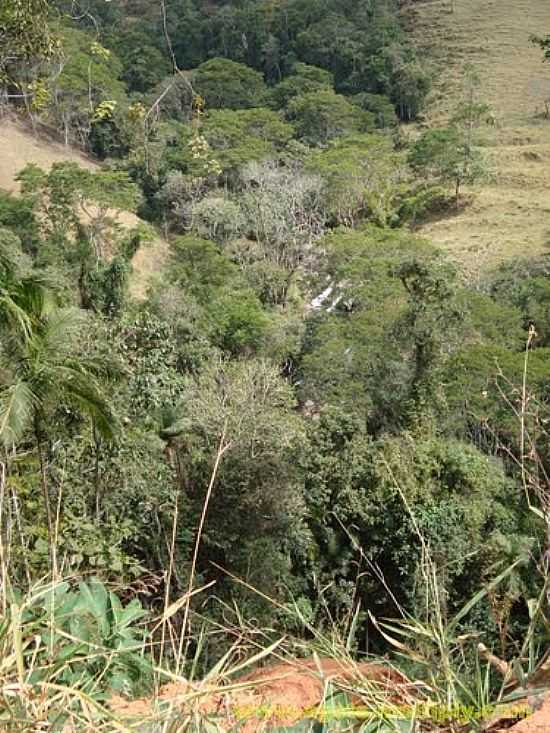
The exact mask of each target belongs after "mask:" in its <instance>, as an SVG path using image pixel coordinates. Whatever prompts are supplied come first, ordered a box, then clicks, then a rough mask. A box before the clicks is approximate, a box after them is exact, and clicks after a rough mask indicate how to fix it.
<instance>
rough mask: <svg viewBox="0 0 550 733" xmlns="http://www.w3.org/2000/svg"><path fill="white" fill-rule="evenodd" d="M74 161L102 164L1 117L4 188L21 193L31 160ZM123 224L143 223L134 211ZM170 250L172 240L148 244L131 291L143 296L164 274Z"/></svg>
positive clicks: (136, 263) (44, 163)
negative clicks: (24, 171)
mask: <svg viewBox="0 0 550 733" xmlns="http://www.w3.org/2000/svg"><path fill="white" fill-rule="evenodd" d="M64 162H73V163H78V165H80V166H82V167H83V168H87V169H88V170H99V168H100V166H99V165H98V163H96V162H95V161H93V160H91V159H90V158H88V157H87V156H85V155H84V154H83V153H81V152H80V151H78V150H74V149H72V148H70V147H65V146H64V145H61V144H60V143H57V142H55V141H53V140H50V139H48V138H45V137H42V136H40V135H39V134H37V135H35V134H33V132H32V131H31V130H30V129H28V128H26V127H25V126H23V125H21V124H19V123H18V122H16V121H15V120H13V119H10V118H9V117H3V118H0V189H4V190H5V191H9V192H10V193H17V192H18V191H19V184H18V182H17V181H16V180H15V178H16V176H17V174H18V173H19V172H20V171H21V170H22V169H23V168H24V167H25V166H26V165H28V164H29V163H34V164H35V165H38V166H40V167H41V168H44V169H45V170H49V169H50V168H51V167H52V165H54V163H64ZM117 218H118V220H119V221H120V223H121V224H123V225H124V226H126V227H129V228H132V227H135V226H137V225H138V224H139V223H140V220H139V219H138V217H137V216H135V215H134V214H131V213H129V212H122V213H120V214H118V215H117ZM168 253H169V245H168V243H167V242H166V241H165V240H164V239H162V238H160V237H157V238H155V239H154V240H153V241H152V242H150V243H147V244H144V245H142V246H141V247H140V249H139V250H138V251H137V253H136V255H135V256H134V259H133V261H132V265H133V272H132V277H131V279H130V293H131V295H132V296H133V297H134V298H137V299H142V298H144V297H145V296H146V294H147V289H148V287H149V285H150V284H151V282H152V281H153V280H154V279H155V278H156V277H158V276H159V275H160V273H161V272H162V269H163V266H164V264H165V263H166V260H167V258H168Z"/></svg>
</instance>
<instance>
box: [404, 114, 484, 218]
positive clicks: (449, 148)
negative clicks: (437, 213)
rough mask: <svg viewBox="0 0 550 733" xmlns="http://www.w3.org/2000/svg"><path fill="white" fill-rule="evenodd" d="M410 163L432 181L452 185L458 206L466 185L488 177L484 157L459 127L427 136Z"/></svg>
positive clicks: (415, 146) (418, 143)
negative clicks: (462, 188)
mask: <svg viewBox="0 0 550 733" xmlns="http://www.w3.org/2000/svg"><path fill="white" fill-rule="evenodd" d="M409 162H410V164H411V166H412V168H413V169H414V170H415V171H416V172H417V173H418V174H419V175H421V176H423V177H424V178H425V179H427V180H428V181H430V180H435V181H438V182H442V183H450V184H452V185H453V186H454V192H455V201H456V204H457V205H458V202H459V196H460V190H461V187H462V186H463V185H464V184H472V183H476V182H477V181H479V180H481V179H483V178H485V177H486V176H487V164H486V161H485V157H484V155H483V154H482V152H481V151H480V150H479V149H478V148H476V147H475V146H474V145H473V144H471V143H469V142H468V140H467V139H465V137H464V135H463V134H461V132H460V131H459V130H458V128H456V127H447V128H441V129H436V130H429V131H428V132H425V133H424V134H423V135H422V137H421V138H420V139H419V140H418V141H417V142H416V143H415V145H414V147H413V149H412V151H411V154H410V156H409Z"/></svg>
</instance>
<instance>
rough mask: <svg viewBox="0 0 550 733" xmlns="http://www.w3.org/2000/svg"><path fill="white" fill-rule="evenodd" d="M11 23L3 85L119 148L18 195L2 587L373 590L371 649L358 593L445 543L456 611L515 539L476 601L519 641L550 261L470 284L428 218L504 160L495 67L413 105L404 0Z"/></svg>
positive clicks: (490, 639)
mask: <svg viewBox="0 0 550 733" xmlns="http://www.w3.org/2000/svg"><path fill="white" fill-rule="evenodd" d="M22 8H23V10H21V9H22ZM19 12H23V13H24V14H25V18H26V19H27V20H28V23H29V27H28V28H21V26H20V25H19V24H18V22H17V20H15V21H14V18H16V14H17V13H19ZM14 14H15V15H14ZM31 21H32V22H31ZM46 25H47V27H48V29H49V30H48V33H47V34H45V33H42V32H41V29H42V28H44V27H46ZM0 39H1V40H2V52H1V56H0V92H1V100H0V101H1V104H2V110H3V112H4V113H5V114H6V115H11V116H14V115H19V116H20V117H21V118H24V119H25V120H27V121H31V122H32V124H33V125H34V126H35V127H36V129H39V130H40V129H47V130H49V133H50V134H53V135H54V136H57V137H58V139H59V140H61V141H63V142H65V143H66V144H67V145H69V144H70V145H74V146H79V147H80V148H81V149H83V150H85V151H86V152H87V153H88V154H89V155H90V156H93V157H95V158H96V159H97V160H99V161H101V162H102V165H101V167H100V168H97V169H84V168H82V167H80V166H78V165H77V164H76V163H68V162H67V163H56V164H55V165H53V167H52V168H51V169H50V170H42V169H41V168H39V167H38V166H35V165H30V166H27V167H26V168H25V169H24V170H22V171H21V172H20V174H19V176H18V180H19V185H20V193H19V194H17V195H15V194H11V193H8V192H3V191H0V328H1V342H0V358H1V362H0V437H1V438H2V452H3V457H2V466H3V472H4V473H3V474H2V476H3V482H2V491H3V494H2V497H3V498H2V501H4V502H5V505H4V506H3V508H2V511H3V520H2V521H3V523H2V529H1V531H2V532H3V534H4V536H3V540H2V544H3V546H4V547H6V548H10V549H9V551H8V552H7V554H6V555H2V559H1V561H2V572H3V573H4V572H7V571H8V569H9V575H10V578H11V583H12V584H13V585H14V586H16V587H20V588H23V587H24V586H25V584H26V583H30V582H32V581H33V580H36V579H38V578H40V577H43V576H44V575H45V574H47V573H48V572H50V571H52V570H53V571H54V572H55V573H61V574H66V575H70V576H74V577H85V576H88V575H90V574H94V575H95V576H97V577H99V578H101V579H102V580H103V581H104V582H105V583H117V584H118V585H119V586H120V587H123V588H124V587H125V588H127V589H130V590H127V591H125V592H126V594H127V596H130V595H137V596H138V597H139V599H140V600H141V602H142V603H143V604H144V605H145V606H147V607H148V608H150V609H152V610H158V609H159V608H161V607H162V604H163V603H165V601H166V599H167V598H168V599H172V598H177V597H179V596H181V595H182V594H183V593H185V592H186V590H187V589H188V587H189V583H190V582H191V583H194V584H196V586H197V587H198V586H202V585H205V584H206V583H209V582H210V581H215V586H213V590H212V591H211V592H209V595H208V594H207V595H208V597H206V598H205V597H204V596H201V595H199V596H197V603H196V606H194V607H193V611H194V612H193V613H192V614H191V618H190V627H191V634H192V635H195V636H192V638H193V639H195V640H196V639H197V635H198V634H199V629H200V627H201V625H202V624H203V623H204V620H205V619H208V620H210V621H211V622H220V623H222V622H223V621H224V619H225V620H227V618H228V617H231V618H232V619H233V620H235V614H236V611H235V609H239V611H238V612H239V614H241V615H242V617H243V618H246V619H253V620H254V622H255V623H256V624H259V625H265V626H266V627H269V628H271V629H275V628H278V629H283V630H285V631H287V632H289V633H293V634H297V635H298V636H300V635H302V636H307V635H308V634H309V633H310V632H306V630H305V629H306V625H307V624H311V625H313V626H316V627H323V626H324V625H326V624H329V623H338V622H339V621H340V620H344V619H346V618H348V617H349V614H350V613H351V614H353V612H354V609H356V608H359V609H360V611H359V615H358V616H357V622H356V628H355V637H354V639H353V642H352V643H353V645H354V648H355V649H357V650H359V651H361V652H365V651H369V652H374V651H376V652H384V651H386V650H387V648H388V645H387V642H386V641H385V640H384V638H383V637H382V636H381V635H380V634H378V633H376V631H375V629H374V627H373V626H372V623H371V622H370V621H369V616H368V612H370V613H372V614H374V615H376V616H393V615H395V614H396V613H397V608H396V604H397V606H398V607H402V608H404V609H406V610H407V612H408V613H411V614H415V613H423V612H424V611H425V607H426V588H425V587H424V586H423V584H422V582H421V580H422V577H423V576H422V573H423V569H425V566H424V562H425V551H426V547H428V548H429V551H430V557H431V560H432V562H433V567H434V568H435V577H436V581H437V585H438V589H439V598H440V602H441V609H440V610H441V612H442V613H443V615H444V616H445V617H449V618H450V617H451V616H452V615H453V614H454V613H456V612H457V611H458V610H459V609H460V608H462V607H463V606H464V604H466V603H467V602H468V600H469V599H470V598H472V597H473V596H474V595H475V593H476V592H477V591H478V590H479V589H480V588H482V587H484V585H485V586H486V585H487V584H488V583H490V582H491V580H492V579H493V578H494V577H496V576H497V575H498V573H499V572H501V571H502V570H504V568H507V567H510V566H513V568H514V570H513V572H511V573H510V574H509V575H508V576H507V577H506V579H505V580H504V581H503V583H502V584H501V585H499V587H498V589H496V590H495V589H494V588H493V590H492V592H491V593H487V594H485V596H484V597H483V598H482V600H481V601H480V603H479V604H478V605H477V606H476V607H474V608H473V609H472V610H471V611H470V613H469V614H466V615H465V616H464V617H463V618H462V620H461V631H462V632H463V633H464V634H466V633H477V634H483V638H484V639H485V642H486V644H487V645H493V646H494V647H496V648H498V651H499V654H501V655H503V656H507V655H511V654H513V653H514V650H516V649H517V648H518V647H519V646H520V645H521V641H520V640H521V639H522V634H523V633H524V632H525V629H526V628H527V627H529V624H530V622H532V617H530V613H531V610H532V609H531V606H530V605H529V603H528V601H529V599H532V598H536V597H537V594H538V593H539V592H540V588H541V587H542V586H541V584H542V583H544V582H545V580H544V577H543V563H541V561H540V558H541V557H542V556H543V555H544V552H547V551H548V541H549V536H548V519H549V517H548V512H549V503H548V491H549V488H548V480H547V478H546V477H547V475H548V470H550V465H549V463H550V453H549V449H550V443H549V432H548V425H549V424H550V423H549V422H548V421H549V420H550V415H549V405H548V394H549V387H550V370H549V368H548V363H549V361H548V360H549V357H550V328H549V318H550V279H549V272H550V269H549V261H548V257H541V258H539V259H536V260H518V261H515V262H514V263H513V264H508V265H503V266H499V265H495V267H493V268H492V269H491V270H489V271H487V272H484V273H483V276H482V277H480V278H479V280H478V281H477V282H476V283H475V284H472V283H471V282H468V279H467V278H466V277H465V276H464V273H463V272H461V270H460V268H459V267H458V266H457V265H455V264H452V263H451V261H450V260H449V258H448V257H447V255H446V253H445V252H443V251H442V250H441V249H440V248H438V246H437V243H431V242H428V241H426V240H424V239H422V238H421V237H419V236H418V235H417V233H416V231H415V229H416V225H417V224H418V222H420V221H422V220H423V218H425V217H428V216H439V215H444V216H453V213H454V212H455V211H456V210H457V209H459V208H460V207H463V206H468V205H470V203H471V194H468V195H465V194H464V193H463V189H464V186H468V184H471V183H474V182H476V181H480V180H483V179H484V177H487V176H488V175H490V170H489V168H490V166H489V164H488V161H487V156H486V153H485V152H484V150H483V149H482V147H481V146H480V144H479V136H480V135H481V134H482V132H483V128H484V126H486V125H487V124H488V123H489V122H490V121H491V114H490V110H489V109H488V107H487V105H486V104H485V103H484V100H483V99H482V98H480V94H479V88H478V85H477V82H476V79H475V76H473V75H472V74H466V75H465V78H464V83H463V94H462V97H461V98H460V99H457V100H456V106H455V111H454V113H453V114H452V115H451V117H450V119H449V121H448V123H447V125H446V126H444V127H438V128H434V127H426V126H424V127H422V126H421V125H420V126H419V125H417V126H416V127H415V128H414V130H412V128H409V127H407V124H408V123H411V121H414V120H416V121H417V122H418V121H419V120H420V122H421V121H422V113H423V109H424V105H425V102H426V98H427V95H428V93H429V91H430V85H431V82H432V79H433V69H432V68H431V67H430V66H429V64H428V63H427V61H426V59H424V58H419V56H418V54H417V53H416V52H415V49H414V47H413V45H412V44H411V42H410V40H409V37H408V36H407V34H406V32H405V31H404V28H403V25H402V22H401V16H400V8H399V3H398V2H397V0H242V1H237V2H216V1H214V2H204V1H203V0H165V1H163V2H159V3H157V2H151V1H150V0H128V1H127V2H114V1H113V2H104V0H89V2H86V3H82V4H81V3H75V2H65V0H57V1H56V2H51V3H49V4H48V3H45V2H38V1H37V0H8V3H7V6H6V5H4V6H3V9H2V10H0ZM547 45H548V44H547V43H546V48H547ZM116 212H134V213H137V214H138V215H139V217H141V219H142V220H143V221H142V222H141V223H138V224H137V225H136V226H134V227H133V228H124V227H122V226H120V225H119V223H118V222H117V219H116V216H115V213H116ZM136 221H137V220H136ZM160 235H162V236H163V237H164V238H165V239H167V240H168V242H169V245H170V255H169V261H168V262H167V263H166V265H165V267H164V270H163V272H162V274H161V275H160V276H158V277H157V278H156V279H155V278H153V279H152V280H151V282H150V288H149V291H148V292H147V294H146V297H144V298H141V299H138V298H134V297H132V296H131V295H130V293H129V283H130V281H131V278H132V270H133V267H134V266H135V264H134V255H135V254H136V252H138V251H139V250H140V248H147V247H155V241H156V239H157V238H158V237H159V236H160ZM4 479H5V481H4ZM209 486H210V489H211V490H209ZM205 500H206V501H207V503H208V505H207V509H208V511H207V517H206V521H205V523H204V526H203V525H202V523H201V515H202V514H203V511H204V507H205ZM199 526H200V527H201V531H200V533H198V528H199ZM197 539H199V540H200V542H197ZM518 559H520V560H521V563H519V564H516V565H513V563H515V562H517V561H518ZM546 570H547V569H546ZM381 578H382V579H383V582H381ZM236 579H241V581H242V582H239V581H238V580H236ZM546 582H547V581H546ZM253 589H256V591H259V593H257V592H255V591H254V590H253ZM267 597H271V598H272V599H274V600H275V601H276V604H277V605H276V606H274V605H273V604H272V603H270V602H269V601H268V600H267ZM291 603H292V604H295V605H296V607H298V608H299V609H300V616H299V617H296V616H294V617H292V616H291V615H289V614H288V613H286V612H284V610H283V609H284V607H285V604H291ZM186 621H187V619H186ZM539 621H540V619H538V620H536V621H535V624H537V623H539ZM180 622H181V619H180ZM225 643H227V639H222V640H220V638H218V637H216V638H215V639H214V642H213V643H212V647H213V648H211V649H210V648H209V656H210V660H211V659H212V658H215V657H217V656H220V655H221V654H222V651H223V649H224V644H225Z"/></svg>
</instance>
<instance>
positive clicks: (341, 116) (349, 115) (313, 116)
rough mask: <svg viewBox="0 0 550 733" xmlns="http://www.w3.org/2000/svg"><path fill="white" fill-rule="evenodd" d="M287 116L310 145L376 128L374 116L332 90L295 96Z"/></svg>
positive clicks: (300, 136) (290, 103)
mask: <svg viewBox="0 0 550 733" xmlns="http://www.w3.org/2000/svg"><path fill="white" fill-rule="evenodd" d="M287 116H288V119H289V120H290V121H291V122H292V123H293V125H294V127H295V128H296V134H297V135H298V137H299V138H301V139H302V140H304V141H305V142H307V143H309V144H310V145H318V144H324V143H327V142H329V141H330V140H332V139H333V138H335V137H340V136H342V135H349V134H350V133H353V132H366V131H367V130H368V129H369V128H372V127H373V124H372V117H371V116H370V115H369V114H368V113H366V112H363V111H362V110H361V109H359V108H358V107H356V106H354V105H353V104H352V103H351V102H349V101H348V100H347V99H346V97H344V96H342V95H341V94H335V93H334V92H333V91H332V90H331V89H320V90H318V91H313V92H308V93H307V94H302V95H300V96H296V97H294V98H293V99H291V101H290V102H289V104H288V107H287Z"/></svg>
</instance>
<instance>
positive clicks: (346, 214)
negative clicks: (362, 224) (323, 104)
mask: <svg viewBox="0 0 550 733" xmlns="http://www.w3.org/2000/svg"><path fill="white" fill-rule="evenodd" d="M306 168H307V169H308V170H310V171H311V172H315V173H317V174H318V175H320V176H322V178H323V179H324V180H325V182H326V187H325V191H324V204H325V209H326V211H327V212H328V214H329V215H330V216H331V218H332V219H333V220H334V221H335V222H336V223H338V224H344V225H346V226H354V225H355V224H357V223H359V221H361V220H362V219H369V220H371V221H372V222H374V223H375V224H378V225H380V226H391V225H395V224H396V223H397V221H398V215H399V210H400V207H401V202H402V200H403V199H404V197H405V194H406V192H407V188H408V187H407V182H408V178H409V175H408V172H407V169H406V167H405V162H404V159H403V156H402V155H401V154H400V153H397V152H395V150H394V148H393V145H392V143H391V141H390V140H389V139H388V138H387V137H383V136H381V135H354V136H350V137H343V138H340V139H338V140H335V141H333V143H332V144H331V145H329V146H328V147H327V148H326V149H325V150H323V151H321V152H318V153H313V154H312V155H310V156H309V157H308V159H307V160H306Z"/></svg>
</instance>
